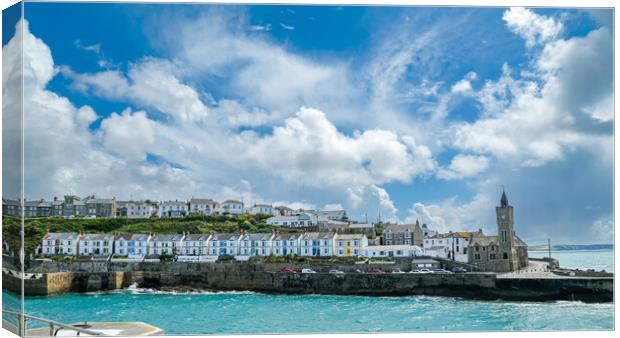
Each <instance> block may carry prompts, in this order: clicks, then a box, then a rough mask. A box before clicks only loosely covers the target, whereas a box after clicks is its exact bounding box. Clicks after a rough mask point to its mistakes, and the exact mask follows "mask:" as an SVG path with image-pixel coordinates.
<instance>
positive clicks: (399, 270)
mask: <svg viewBox="0 0 620 338" xmlns="http://www.w3.org/2000/svg"><path fill="white" fill-rule="evenodd" d="M392 273H405V272H404V271H403V270H401V269H394V270H392Z"/></svg>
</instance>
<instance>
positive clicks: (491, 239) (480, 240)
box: [469, 235, 499, 246]
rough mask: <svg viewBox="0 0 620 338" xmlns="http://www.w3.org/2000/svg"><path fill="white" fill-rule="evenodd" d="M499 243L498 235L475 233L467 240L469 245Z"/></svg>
mask: <svg viewBox="0 0 620 338" xmlns="http://www.w3.org/2000/svg"><path fill="white" fill-rule="evenodd" d="M491 244H493V245H499V236H479V235H475V236H474V237H472V239H471V241H469V246H476V245H479V246H489V245H491Z"/></svg>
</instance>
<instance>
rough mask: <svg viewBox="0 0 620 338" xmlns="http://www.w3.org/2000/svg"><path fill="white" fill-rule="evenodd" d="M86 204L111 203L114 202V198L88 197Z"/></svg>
mask: <svg viewBox="0 0 620 338" xmlns="http://www.w3.org/2000/svg"><path fill="white" fill-rule="evenodd" d="M86 203H87V204H94V203H99V204H112V203H116V200H115V199H113V198H89V199H87V200H86Z"/></svg>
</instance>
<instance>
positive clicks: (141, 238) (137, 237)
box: [131, 234, 150, 241]
mask: <svg viewBox="0 0 620 338" xmlns="http://www.w3.org/2000/svg"><path fill="white" fill-rule="evenodd" d="M149 236H150V235H149V234H131V240H132V241H146V240H148V239H149Z"/></svg>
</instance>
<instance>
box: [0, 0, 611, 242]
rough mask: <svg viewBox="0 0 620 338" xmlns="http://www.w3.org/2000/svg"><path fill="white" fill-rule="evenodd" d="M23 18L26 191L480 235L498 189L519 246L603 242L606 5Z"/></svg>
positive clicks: (218, 10)
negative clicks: (264, 210) (268, 210)
mask: <svg viewBox="0 0 620 338" xmlns="http://www.w3.org/2000/svg"><path fill="white" fill-rule="evenodd" d="M25 13H26V15H25V17H26V20H27V22H28V34H29V35H28V37H31V44H28V43H26V44H25V54H29V52H30V53H32V55H33V56H35V55H36V56H37V58H38V59H41V60H46V62H42V63H41V64H38V65H37V64H33V67H32V79H33V81H32V83H33V86H35V87H34V88H36V89H37V90H38V92H37V93H38V94H33V95H32V100H31V102H32V103H31V104H32V105H33V109H32V111H36V113H32V114H33V116H32V117H31V118H30V120H29V119H28V116H26V121H37V122H36V123H30V124H28V122H27V123H26V129H27V130H26V150H27V154H32V155H27V158H26V167H27V169H26V170H27V175H26V181H27V182H26V192H27V196H28V197H32V198H39V197H43V198H50V197H52V196H54V195H61V194H63V193H76V194H81V195H83V194H89V193H96V194H98V195H106V196H108V195H115V196H117V198H119V199H128V198H153V199H164V198H170V199H176V198H179V199H185V198H189V197H192V196H195V197H211V198H216V199H226V198H237V199H239V198H243V199H244V201H246V202H250V203H254V202H270V203H281V204H289V205H292V206H305V207H315V208H324V207H327V208H334V207H340V206H341V207H344V208H346V209H347V210H349V213H350V215H351V216H352V217H354V218H357V219H363V216H362V215H364V213H368V215H369V217H370V218H371V219H373V218H375V217H377V216H378V214H381V216H382V218H384V219H390V220H392V221H400V222H411V221H415V219H420V220H421V221H423V222H426V223H429V224H431V225H432V226H433V227H436V228H438V229H440V230H447V229H454V230H460V229H463V230H466V229H469V230H472V229H473V230H476V229H478V228H479V227H480V228H483V229H484V230H485V231H488V232H493V231H495V230H494V229H495V225H494V206H495V205H497V203H498V199H499V196H500V194H501V189H502V186H504V187H505V189H506V190H507V193H508V196H509V199H510V201H511V203H512V204H513V205H514V206H515V208H516V213H517V232H518V233H519V234H521V237H523V238H524V239H526V240H529V241H530V242H543V241H545V240H546V238H547V237H552V238H553V239H557V240H558V241H561V242H565V243H571V242H577V241H583V240H586V241H588V242H609V241H610V240H611V238H612V231H613V220H612V218H611V214H612V190H611V184H612V165H613V162H612V158H613V155H612V138H613V135H612V129H611V125H612V122H613V106H612V105H611V102H613V93H612V83H611V69H612V63H611V50H612V49H611V42H612V36H611V31H612V30H611V28H612V27H611V26H610V25H611V19H610V17H611V11H605V10H598V11H592V10H590V11H584V10H576V9H523V8H516V9H509V8H447V7H446V8H432V7H364V6H271V5H262V6H233V5H225V6H213V5H164V4H159V5H143V4H71V3H65V4H61V3H26V7H25ZM5 15H6V14H5ZM26 40H27V41H30V40H28V38H27V39H26ZM7 42H8V40H7V39H5V38H4V37H3V46H4V47H3V52H8V51H9V50H10V48H9V47H10V46H9V45H8V44H7ZM29 45H31V48H29V47H28V46H29ZM584 50H589V51H591V52H590V53H587V52H583V51H584ZM26 59H28V58H26ZM27 82H28V81H27ZM586 83H588V84H590V85H589V86H587V87H586V85H585V84H586ZM39 94H40V95H39ZM28 104H29V103H28V102H26V105H27V106H28ZM37 107H39V108H40V109H37ZM27 111H31V110H30V109H27ZM27 115H28V113H27ZM46 121H47V122H49V123H53V125H56V128H52V129H51V130H47V129H46V127H45V126H47V125H48V124H46ZM29 128H30V131H31V133H28V131H29ZM44 129H45V132H43V130H44ZM28 135H32V136H31V137H30V138H29V137H28ZM65 138H66V140H65ZM44 144H45V145H47V146H48V147H44V146H42V145H44ZM50 148H51V150H54V149H55V151H54V152H53V153H54V154H55V155H53V156H52V155H50ZM29 149H30V150H31V151H30V152H28V150H29ZM60 153H62V155H60ZM28 168H32V169H28ZM35 168H36V169H35ZM28 171H29V172H28Z"/></svg>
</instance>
